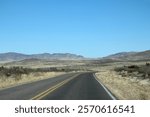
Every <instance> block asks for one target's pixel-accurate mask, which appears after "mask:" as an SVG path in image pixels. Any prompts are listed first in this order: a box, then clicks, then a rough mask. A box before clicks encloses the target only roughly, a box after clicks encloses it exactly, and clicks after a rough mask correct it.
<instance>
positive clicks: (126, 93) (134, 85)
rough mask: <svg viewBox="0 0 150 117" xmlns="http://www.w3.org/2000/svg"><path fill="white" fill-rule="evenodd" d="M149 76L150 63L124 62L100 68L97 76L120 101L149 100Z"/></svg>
mask: <svg viewBox="0 0 150 117" xmlns="http://www.w3.org/2000/svg"><path fill="white" fill-rule="evenodd" d="M149 74H150V64H149V63H146V62H138V63H137V62H127V63H125V62H123V63H112V64H111V65H110V66H103V67H101V68H99V72H97V73H96V76H97V78H98V79H99V80H100V81H101V82H102V83H103V84H104V85H105V86H106V87H107V88H108V89H109V90H110V91H111V92H112V93H113V94H114V95H115V96H116V97H117V98H118V99H123V100H149V99H150V87H149V86H150V75H149Z"/></svg>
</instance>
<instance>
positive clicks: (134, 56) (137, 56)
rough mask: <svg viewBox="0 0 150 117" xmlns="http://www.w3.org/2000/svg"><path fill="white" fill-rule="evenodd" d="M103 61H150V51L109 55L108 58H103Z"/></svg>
mask: <svg viewBox="0 0 150 117" xmlns="http://www.w3.org/2000/svg"><path fill="white" fill-rule="evenodd" d="M103 59H112V60H133V61H134V60H150V50H147V51H143V52H121V53H117V54H113V55H109V56H107V57H103Z"/></svg>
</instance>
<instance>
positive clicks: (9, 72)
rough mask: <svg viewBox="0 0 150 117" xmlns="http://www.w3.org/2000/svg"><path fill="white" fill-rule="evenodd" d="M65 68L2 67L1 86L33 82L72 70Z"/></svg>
mask: <svg viewBox="0 0 150 117" xmlns="http://www.w3.org/2000/svg"><path fill="white" fill-rule="evenodd" d="M70 71H71V70H68V69H64V68H55V67H52V68H51V67H50V68H36V69H33V68H24V67H4V66H1V67H0V88H5V87H9V86H12V85H16V84H17V85H18V84H22V83H26V82H32V81H36V80H41V79H45V78H51V77H54V76H57V75H61V74H64V73H66V72H70Z"/></svg>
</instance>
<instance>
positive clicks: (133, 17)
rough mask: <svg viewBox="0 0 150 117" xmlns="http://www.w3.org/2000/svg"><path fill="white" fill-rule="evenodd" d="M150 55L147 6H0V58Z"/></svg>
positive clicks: (42, 2) (62, 2)
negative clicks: (45, 54) (11, 54)
mask: <svg viewBox="0 0 150 117" xmlns="http://www.w3.org/2000/svg"><path fill="white" fill-rule="evenodd" d="M149 49H150V0H0V53H3V52H9V51H13V52H20V53H26V54H32V53H43V52H48V53H59V52H61V53H75V54H81V55H84V56H86V57H102V56H106V55H109V54H113V53H116V52H122V51H143V50H149Z"/></svg>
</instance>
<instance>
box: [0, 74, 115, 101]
mask: <svg viewBox="0 0 150 117" xmlns="http://www.w3.org/2000/svg"><path fill="white" fill-rule="evenodd" d="M113 99H115V98H114V97H113V96H112V95H111V93H110V92H109V91H108V90H107V89H106V88H105V87H104V86H103V85H102V84H101V83H100V82H98V81H97V80H96V78H95V77H94V75H93V73H72V74H66V75H62V76H58V77H55V78H50V79H46V80H41V81H37V82H33V83H29V84H24V85H20V86H16V87H11V88H8V89H4V90H0V100H113Z"/></svg>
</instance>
